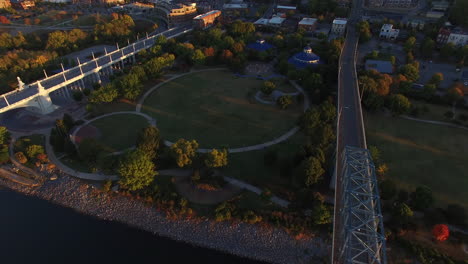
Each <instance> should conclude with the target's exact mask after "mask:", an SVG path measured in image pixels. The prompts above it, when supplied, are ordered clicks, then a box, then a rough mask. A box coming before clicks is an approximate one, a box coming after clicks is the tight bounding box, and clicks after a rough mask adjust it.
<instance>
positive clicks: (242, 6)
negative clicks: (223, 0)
mask: <svg viewBox="0 0 468 264" xmlns="http://www.w3.org/2000/svg"><path fill="white" fill-rule="evenodd" d="M248 8H249V5H248V4H244V3H239V4H235V3H231V4H224V5H223V9H226V10H247V9H248Z"/></svg>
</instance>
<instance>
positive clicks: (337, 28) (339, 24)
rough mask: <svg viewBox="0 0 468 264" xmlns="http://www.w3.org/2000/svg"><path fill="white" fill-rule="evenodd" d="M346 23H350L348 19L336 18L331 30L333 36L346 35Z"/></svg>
mask: <svg viewBox="0 0 468 264" xmlns="http://www.w3.org/2000/svg"><path fill="white" fill-rule="evenodd" d="M346 23H348V20H346V18H335V19H334V20H333V23H332V28H331V32H332V34H336V35H339V36H342V35H344V33H345V30H346Z"/></svg>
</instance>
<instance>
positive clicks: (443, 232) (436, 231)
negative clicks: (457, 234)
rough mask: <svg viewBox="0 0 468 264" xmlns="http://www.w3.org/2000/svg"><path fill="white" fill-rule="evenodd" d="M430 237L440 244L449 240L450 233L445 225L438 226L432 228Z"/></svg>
mask: <svg viewBox="0 0 468 264" xmlns="http://www.w3.org/2000/svg"><path fill="white" fill-rule="evenodd" d="M432 235H433V236H434V238H435V240H437V241H439V242H442V241H445V240H447V239H448V238H449V236H450V231H449V228H448V226H447V225H444V224H439V225H435V226H434V227H433V228H432Z"/></svg>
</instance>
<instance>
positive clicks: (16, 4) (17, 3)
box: [10, 0, 36, 10]
mask: <svg viewBox="0 0 468 264" xmlns="http://www.w3.org/2000/svg"><path fill="white" fill-rule="evenodd" d="M10 3H11V7H13V8H14V9H19V10H28V9H31V8H34V7H35V6H36V3H35V2H34V1H31V0H11V1H10Z"/></svg>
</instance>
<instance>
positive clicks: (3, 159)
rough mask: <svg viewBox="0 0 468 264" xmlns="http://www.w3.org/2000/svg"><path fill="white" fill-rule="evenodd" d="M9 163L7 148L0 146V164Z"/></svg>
mask: <svg viewBox="0 0 468 264" xmlns="http://www.w3.org/2000/svg"><path fill="white" fill-rule="evenodd" d="M9 161H10V152H9V151H8V146H6V145H0V164H4V163H7V162H9Z"/></svg>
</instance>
